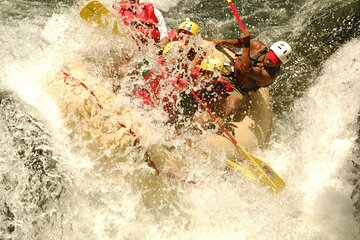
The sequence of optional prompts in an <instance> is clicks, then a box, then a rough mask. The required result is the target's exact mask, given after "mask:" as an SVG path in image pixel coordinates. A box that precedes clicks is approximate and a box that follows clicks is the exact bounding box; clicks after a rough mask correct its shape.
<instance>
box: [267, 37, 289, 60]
mask: <svg viewBox="0 0 360 240" xmlns="http://www.w3.org/2000/svg"><path fill="white" fill-rule="evenodd" d="M270 49H271V50H272V51H273V52H274V53H275V55H276V56H277V57H278V58H279V59H280V61H281V62H282V64H285V63H287V62H288V61H289V60H290V55H291V53H292V49H291V47H290V45H289V44H288V43H287V42H285V41H279V42H276V43H274V44H273V45H271V47H270Z"/></svg>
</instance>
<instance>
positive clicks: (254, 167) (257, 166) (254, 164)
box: [236, 144, 285, 193]
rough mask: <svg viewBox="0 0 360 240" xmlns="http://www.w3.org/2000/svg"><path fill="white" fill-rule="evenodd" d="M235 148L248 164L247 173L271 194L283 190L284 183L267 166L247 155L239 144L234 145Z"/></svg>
mask: <svg viewBox="0 0 360 240" xmlns="http://www.w3.org/2000/svg"><path fill="white" fill-rule="evenodd" d="M236 147H237V148H238V150H239V151H240V152H241V153H242V154H243V155H244V157H245V160H246V161H247V162H248V163H249V164H248V165H249V171H250V172H251V173H252V174H253V175H254V176H256V178H258V179H260V181H261V182H262V183H263V184H265V185H266V186H267V187H269V189H270V190H271V191H272V192H274V193H278V192H281V191H282V190H283V189H284V188H285V182H284V181H283V180H282V179H281V177H280V176H279V175H278V174H277V173H276V172H275V171H274V170H273V169H272V168H271V167H270V166H269V165H268V164H266V163H265V162H263V161H262V160H260V159H259V158H257V157H255V156H253V155H251V154H250V153H248V152H247V151H246V150H245V149H244V148H243V147H242V146H241V145H240V144H236Z"/></svg>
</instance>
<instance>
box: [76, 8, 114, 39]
mask: <svg viewBox="0 0 360 240" xmlns="http://www.w3.org/2000/svg"><path fill="white" fill-rule="evenodd" d="M80 17H81V18H82V19H84V20H85V21H87V22H90V23H95V24H96V25H97V26H98V27H103V28H109V29H111V30H112V32H113V33H119V22H118V21H119V18H118V17H117V16H116V14H115V13H114V12H112V11H110V10H109V9H108V8H107V7H105V6H104V5H103V4H102V3H101V2H99V1H90V2H88V3H87V4H86V5H85V6H84V7H83V8H82V9H81V11H80Z"/></svg>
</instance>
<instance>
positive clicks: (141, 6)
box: [113, 0, 168, 47]
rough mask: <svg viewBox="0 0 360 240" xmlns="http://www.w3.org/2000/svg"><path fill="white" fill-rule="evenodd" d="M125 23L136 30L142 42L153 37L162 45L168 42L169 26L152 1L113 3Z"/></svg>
mask: <svg viewBox="0 0 360 240" xmlns="http://www.w3.org/2000/svg"><path fill="white" fill-rule="evenodd" d="M113 8H114V9H115V11H116V12H117V13H118V14H119V15H120V16H121V18H122V20H123V23H124V24H125V25H127V26H129V27H130V29H131V30H133V31H136V32H135V36H136V38H137V39H140V40H141V41H142V42H148V39H153V40H154V41H155V42H156V43H158V44H159V45H160V46H162V47H163V46H165V45H166V43H167V34H168V32H167V28H166V23H165V20H164V17H163V15H162V13H161V12H160V10H158V9H157V8H155V7H154V5H153V4H152V3H140V1H139V0H123V1H120V2H117V3H114V4H113Z"/></svg>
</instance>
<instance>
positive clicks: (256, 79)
mask: <svg viewBox="0 0 360 240" xmlns="http://www.w3.org/2000/svg"><path fill="white" fill-rule="evenodd" d="M212 41H213V42H214V43H215V44H218V45H226V46H230V47H236V48H242V54H241V56H238V57H237V58H236V59H235V60H234V62H235V63H234V72H233V76H232V83H233V85H234V86H235V88H236V89H237V90H238V92H240V93H241V94H232V95H231V96H230V97H229V98H228V100H227V109H226V111H225V116H228V115H230V114H234V113H235V112H236V110H237V109H239V107H240V106H241V105H242V103H243V102H244V99H245V98H246V96H247V94H248V92H251V91H256V90H258V89H259V88H261V87H267V86H269V85H271V84H272V83H274V81H275V79H276V78H277V77H278V75H279V73H280V67H281V66H282V65H283V64H285V63H287V62H288V61H289V60H290V56H291V53H292V49H291V47H290V45H289V44H288V43H286V42H284V41H279V42H275V43H274V44H272V45H271V46H270V48H269V47H267V46H266V45H265V44H264V43H263V42H262V41H260V40H250V33H249V32H248V31H246V32H245V33H242V34H241V35H240V38H238V39H225V40H222V39H213V40H212Z"/></svg>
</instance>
